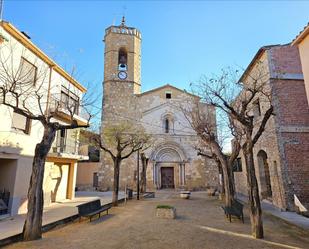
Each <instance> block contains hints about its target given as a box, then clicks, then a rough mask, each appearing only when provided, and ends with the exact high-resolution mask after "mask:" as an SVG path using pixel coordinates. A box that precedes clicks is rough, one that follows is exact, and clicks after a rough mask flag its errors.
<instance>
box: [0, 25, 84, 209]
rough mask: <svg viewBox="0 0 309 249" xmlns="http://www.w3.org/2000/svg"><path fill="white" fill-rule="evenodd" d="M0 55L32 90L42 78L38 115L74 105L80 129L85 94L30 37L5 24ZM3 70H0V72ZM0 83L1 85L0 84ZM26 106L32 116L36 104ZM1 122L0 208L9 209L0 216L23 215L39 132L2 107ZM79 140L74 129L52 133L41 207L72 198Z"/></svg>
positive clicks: (61, 117) (0, 28)
mask: <svg viewBox="0 0 309 249" xmlns="http://www.w3.org/2000/svg"><path fill="white" fill-rule="evenodd" d="M0 55H1V60H2V62H3V61H4V58H8V60H7V61H6V62H8V63H9V64H7V65H8V67H9V68H11V69H12V71H13V72H21V74H23V73H24V72H31V73H29V74H28V75H27V77H28V78H27V79H29V77H30V80H33V87H34V88H35V89H37V87H38V86H37V85H36V81H37V78H38V77H40V74H42V73H43V74H44V76H45V77H44V78H42V84H40V87H41V89H42V99H44V101H42V106H41V107H42V109H43V110H46V111H47V110H50V109H51V108H54V106H55V104H60V105H62V104H64V105H65V104H66V103H68V102H70V103H71V104H73V105H74V106H76V110H75V114H74V119H75V120H76V121H77V122H78V123H79V124H87V120H86V119H85V118H84V117H82V115H81V110H80V107H79V100H80V99H81V98H82V95H83V94H84V93H85V92H86V89H85V88H84V87H83V86H82V85H81V84H80V83H79V82H77V81H76V80H74V79H73V78H72V77H71V76H70V75H69V74H68V73H67V72H65V71H64V70H63V69H62V68H61V67H60V66H59V65H57V63H55V62H54V61H53V60H51V59H50V58H49V57H48V56H47V55H46V54H45V53H44V52H42V51H41V50H40V49H39V48H38V47H37V46H36V45H35V44H33V43H32V42H31V39H30V37H29V36H27V35H26V34H25V33H23V32H20V31H19V30H17V29H16V28H15V27H14V26H13V25H12V24H10V23H8V22H4V21H1V24H0ZM10 63H11V64H10ZM3 70H4V67H3V66H1V68H0V71H1V73H3ZM31 77H32V78H31ZM1 84H4V82H1V79H0V85H1ZM27 101H28V100H27ZM29 101H30V102H29V103H28V104H29V105H28V106H30V107H31V108H33V110H32V111H33V112H36V111H37V109H38V105H37V103H36V102H31V101H33V100H31V98H29ZM61 110H62V109H60V112H58V115H57V116H55V117H54V118H55V119H56V120H58V121H59V122H60V123H63V124H65V123H67V122H69V119H68V117H69V115H68V113H67V112H66V110H64V109H63V110H62V111H61ZM0 117H1V120H2V121H1V122H0V199H1V200H0V201H1V203H2V205H1V207H2V208H3V207H4V206H5V205H8V210H4V209H3V210H2V212H0V215H1V214H4V213H8V214H10V215H15V214H20V213H25V212H26V208H27V191H28V186H29V182H30V175H31V171H32V160H33V155H34V149H35V146H36V144H37V143H38V142H39V141H40V140H41V138H42V135H43V127H42V125H41V123H40V122H39V121H35V120H30V119H27V118H25V117H24V116H21V115H20V114H18V113H16V112H14V110H13V109H12V108H10V107H7V106H4V105H1V104H0ZM78 137H79V131H78V130H68V131H59V132H58V133H57V137H56V139H55V141H54V143H53V145H52V148H51V150H50V152H49V154H48V157H47V162H46V164H45V174H44V183H43V191H44V205H45V206H46V205H49V204H50V203H51V202H56V201H62V200H65V199H72V198H74V188H75V178H76V167H77V161H78V160H79V159H80V158H81V156H80V155H79V154H78V143H79V142H78Z"/></svg>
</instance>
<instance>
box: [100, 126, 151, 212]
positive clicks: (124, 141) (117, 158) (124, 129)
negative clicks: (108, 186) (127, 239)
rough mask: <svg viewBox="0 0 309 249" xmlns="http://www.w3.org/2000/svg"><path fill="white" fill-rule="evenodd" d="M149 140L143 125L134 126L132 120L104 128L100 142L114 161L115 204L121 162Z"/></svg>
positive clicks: (116, 202)
mask: <svg viewBox="0 0 309 249" xmlns="http://www.w3.org/2000/svg"><path fill="white" fill-rule="evenodd" d="M149 140H150V136H149V135H147V134H145V133H144V131H143V129H142V128H141V127H137V126H134V125H133V124H131V123H130V122H126V121H123V122H120V123H118V124H115V125H112V126H108V127H106V128H104V130H103V134H102V138H101V139H100V141H99V143H100V147H101V149H102V150H104V151H105V152H107V153H108V154H109V155H110V157H111V158H112V160H113V163H114V186H113V200H112V202H113V205H114V206H117V205H118V192H119V175H120V167H121V162H122V161H123V160H124V159H127V158H129V157H130V156H131V155H132V154H133V153H135V152H137V151H138V150H141V149H143V148H144V147H145V146H147V143H148V142H149Z"/></svg>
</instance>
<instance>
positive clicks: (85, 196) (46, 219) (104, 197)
mask: <svg viewBox="0 0 309 249" xmlns="http://www.w3.org/2000/svg"><path fill="white" fill-rule="evenodd" d="M98 198H100V200H101V205H105V204H109V203H111V201H112V192H83V191H80V192H76V196H75V198H74V199H73V200H65V201H63V202H57V203H53V204H52V205H50V206H49V207H46V208H44V210H43V226H46V225H49V224H52V223H54V222H57V221H61V220H64V219H66V218H70V217H74V216H75V215H77V213H78V210H77V207H76V206H77V205H79V204H82V203H86V202H89V201H92V200H95V199H98ZM123 198H124V192H119V198H118V199H119V200H121V199H123ZM25 218H26V214H22V215H16V216H13V217H8V218H7V219H4V220H0V245H1V240H4V239H6V238H9V237H12V236H15V235H18V234H20V233H21V232H22V229H23V225H24V221H25Z"/></svg>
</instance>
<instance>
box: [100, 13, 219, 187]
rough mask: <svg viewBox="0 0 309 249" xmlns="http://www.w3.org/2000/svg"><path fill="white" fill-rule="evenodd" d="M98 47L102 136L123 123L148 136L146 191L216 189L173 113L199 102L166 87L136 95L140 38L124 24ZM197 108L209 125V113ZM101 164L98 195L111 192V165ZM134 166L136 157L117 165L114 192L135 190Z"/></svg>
mask: <svg viewBox="0 0 309 249" xmlns="http://www.w3.org/2000/svg"><path fill="white" fill-rule="evenodd" d="M104 43H105V51H104V81H103V106H102V132H103V131H104V129H106V127H109V126H111V125H113V124H115V123H117V122H119V121H126V120H127V121H130V122H134V123H136V124H139V125H142V126H143V128H144V130H145V132H146V133H147V134H149V135H151V137H152V139H153V141H154V142H153V143H152V146H151V147H150V148H148V149H147V150H146V152H145V154H146V156H147V158H148V159H149V161H148V165H147V172H146V176H147V180H146V182H147V190H154V189H162V188H171V189H180V188H182V189H188V190H200V189H206V188H218V186H219V172H218V167H217V165H216V163H215V162H214V161H213V160H210V159H206V158H204V157H202V156H199V155H198V153H197V150H196V147H197V146H198V142H199V139H198V136H197V135H196V133H195V131H194V130H193V129H192V128H191V126H190V123H189V122H188V120H187V119H186V117H185V115H184V114H183V112H182V111H181V109H180V108H179V104H180V103H184V102H185V101H186V100H188V99H192V98H194V99H198V101H199V98H198V96H195V95H193V94H190V93H188V92H186V91H184V90H180V89H178V88H177V87H175V86H172V85H169V84H166V85H163V86H160V87H158V88H155V89H152V90H150V91H146V92H141V33H140V31H139V30H137V29H136V28H133V27H128V26H126V24H125V19H124V18H123V19H122V23H121V24H120V25H119V26H110V27H108V28H107V29H106V30H105V36H104ZM201 105H202V106H203V112H207V115H208V117H209V122H212V123H213V124H214V125H215V123H216V114H215V108H214V107H213V106H209V105H206V104H202V103H201ZM101 159H102V160H101V161H102V166H101V169H100V171H99V172H98V181H99V186H100V189H102V190H108V189H112V186H113V163H112V160H111V158H110V156H109V155H108V154H106V153H103V155H102V158H101ZM136 165H137V155H136V154H134V155H131V157H130V158H128V159H125V160H124V161H123V162H122V164H121V168H120V189H124V187H125V186H127V187H131V188H133V189H134V188H135V186H136V178H137V177H136V174H137V166H136Z"/></svg>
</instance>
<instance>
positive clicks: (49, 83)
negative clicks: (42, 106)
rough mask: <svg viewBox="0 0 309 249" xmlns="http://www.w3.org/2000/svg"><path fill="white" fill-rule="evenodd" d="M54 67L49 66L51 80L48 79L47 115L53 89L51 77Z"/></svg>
mask: <svg viewBox="0 0 309 249" xmlns="http://www.w3.org/2000/svg"><path fill="white" fill-rule="evenodd" d="M53 67H54V66H53V65H50V66H49V78H48V89H47V101H46V111H45V112H46V115H47V116H48V115H49V106H50V96H51V94H50V88H51V77H52V71H53Z"/></svg>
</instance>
